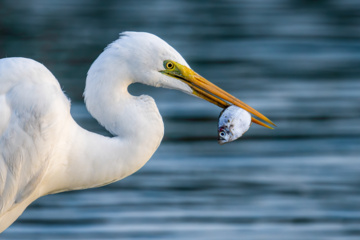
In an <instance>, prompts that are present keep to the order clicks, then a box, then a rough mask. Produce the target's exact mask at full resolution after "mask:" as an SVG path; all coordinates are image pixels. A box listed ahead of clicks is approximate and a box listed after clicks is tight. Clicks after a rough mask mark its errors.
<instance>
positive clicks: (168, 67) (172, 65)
mask: <svg viewBox="0 0 360 240" xmlns="http://www.w3.org/2000/svg"><path fill="white" fill-rule="evenodd" d="M174 67H175V65H174V64H173V63H172V62H167V63H166V68H167V69H173V68H174Z"/></svg>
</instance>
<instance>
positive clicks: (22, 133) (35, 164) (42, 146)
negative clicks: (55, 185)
mask: <svg viewBox="0 0 360 240" xmlns="http://www.w3.org/2000/svg"><path fill="white" fill-rule="evenodd" d="M0 116H1V117H0V216H1V214H2V213H4V211H5V212H6V211H7V210H8V209H9V208H11V207H12V206H13V205H14V204H16V203H19V202H21V201H22V200H23V199H25V198H26V197H28V196H29V195H30V194H31V193H33V191H34V189H35V188H36V186H37V183H38V182H39V181H41V179H42V177H43V175H44V173H45V171H46V169H47V166H48V163H49V159H50V158H51V154H52V148H53V146H54V144H56V143H55V142H54V141H56V139H58V137H59V135H60V134H61V131H62V130H63V126H64V123H63V122H64V121H65V120H66V119H68V118H69V117H70V103H69V101H68V99H67V97H66V96H65V95H64V93H63V92H62V90H61V88H60V86H59V83H58V81H57V80H56V79H55V77H54V76H53V75H52V74H51V73H50V71H49V70H47V68H45V67H44V66H43V65H42V64H40V63H38V62H36V61H34V60H30V59H24V58H10V59H0Z"/></svg>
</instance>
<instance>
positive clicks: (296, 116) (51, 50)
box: [0, 0, 360, 240]
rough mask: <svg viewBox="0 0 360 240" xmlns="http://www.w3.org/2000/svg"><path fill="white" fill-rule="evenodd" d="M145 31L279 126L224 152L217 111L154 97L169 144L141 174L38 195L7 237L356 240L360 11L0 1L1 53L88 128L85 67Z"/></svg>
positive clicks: (359, 224)
mask: <svg viewBox="0 0 360 240" xmlns="http://www.w3.org/2000/svg"><path fill="white" fill-rule="evenodd" d="M126 30H132V31H146V32H151V33H154V34H156V35H158V36H159V37H161V38H163V39H164V40H165V41H167V42H168V43H169V44H170V45H172V46H173V47H174V48H175V49H177V50H178V51H179V52H180V53H181V54H182V55H183V57H184V58H185V59H186V60H187V61H188V63H189V64H190V65H191V66H192V68H193V69H195V70H196V71H197V72H198V73H200V74H201V75H203V76H204V77H206V78H207V79H209V80H210V81H212V82H214V83H215V84H217V85H219V86H220V87H222V88H223V89H225V90H227V91H229V92H230V93H232V94H233V95H235V96H237V97H238V98H239V99H241V100H243V101H244V102H246V103H248V104H249V105H251V106H252V107H254V108H255V109H257V110H259V111H260V112H262V113H264V114H265V115H266V116H268V117H269V118H270V119H272V120H273V121H274V122H275V123H276V124H277V125H278V127H277V128H276V129H275V130H269V129H265V128H262V127H259V126H255V125H253V126H252V128H251V129H250V130H249V132H247V133H246V134H245V136H244V137H243V138H241V139H239V140H238V141H236V142H233V143H229V144H226V145H223V146H220V145H218V143H217V140H216V137H217V118H218V115H219V113H220V109H219V108H217V107H216V106H212V105H210V104H209V103H207V102H205V101H203V100H200V99H194V98H193V97H191V96H187V95H185V94H183V93H180V92H175V91H171V90H167V89H155V88H151V87H144V86H141V85H135V86H132V87H131V89H130V90H131V92H132V93H133V94H135V95H137V94H142V93H146V94H149V95H151V96H153V97H154V98H155V100H156V102H157V104H158V107H159V109H160V112H161V114H162V116H163V118H164V122H165V137H164V141H163V143H162V145H161V146H160V148H159V149H158V151H157V152H156V153H155V155H154V156H153V157H152V159H151V160H150V161H149V162H148V163H147V164H146V165H145V166H144V167H143V168H142V169H141V170H140V171H139V172H137V173H135V174H134V175H132V176H130V177H128V178H126V179H124V180H122V181H119V182H116V183H113V184H111V185H108V186H105V187H102V188H97V189H90V190H83V191H75V192H68V193H61V194H56V195H50V196H46V197H43V198H41V199H39V200H37V201H36V202H34V203H33V204H32V205H31V206H30V207H29V208H28V209H27V210H26V211H25V212H24V214H23V215H22V216H21V217H20V218H19V219H18V220H17V221H16V222H15V223H14V224H13V225H12V226H11V227H10V228H9V229H8V230H6V231H5V232H4V233H3V234H2V235H1V236H0V238H1V239H37V240H38V239H179V240H180V239H204V240H205V239H206V240H212V239H222V240H223V239H230V240H231V239H234V240H235V239H255V240H257V239H276V240H282V239H283V240H293V239H299V240H300V239H301V240H306V239H312V240H318V239H327V240H329V239H330V240H331V239H341V240H348V239H359V238H360V124H359V123H360V41H359V40H360V1H356V0H341V1H340V0H338V1H336V0H317V1H310V0H303V1H301V0H246V1H234V0H233V1H231V0H228V1H225V0H224V1H219V0H216V1H215V0H214V1H200V0H197V1H196V0H181V1H180V0H175V1H166V0H155V1H145V0H137V1H131V0H125V1H114V0H112V1H110V0H109V1H101V0H86V1H85V0H82V1H81V0H79V1H72V0H51V1H49V0H20V1H13V0H0V57H1V58H3V57H13V56H23V57H28V58H33V59H35V60H37V61H39V62H41V63H43V64H45V66H47V67H48V68H49V69H50V71H51V72H52V73H53V74H54V75H55V76H56V77H57V79H58V80H59V82H60V84H61V86H62V87H63V90H64V91H65V93H66V94H67V95H68V96H69V98H71V100H72V114H73V116H74V118H75V120H76V121H77V122H78V123H79V124H80V125H81V126H83V127H84V128H86V129H88V130H91V131H95V132H98V133H100V134H105V135H108V133H107V132H106V130H104V128H102V127H101V126H99V125H98V124H97V122H96V120H94V119H93V118H92V117H91V116H90V115H89V114H88V112H87V111H86V109H85V106H84V104H83V98H82V92H83V89H84V86H85V78H86V73H87V70H88V69H89V67H90V65H91V63H92V62H93V61H94V60H95V59H96V57H97V56H98V55H99V54H100V53H101V51H102V50H103V49H104V47H106V45H107V44H109V43H110V42H112V41H114V40H116V39H117V38H118V34H119V33H120V32H122V31H126Z"/></svg>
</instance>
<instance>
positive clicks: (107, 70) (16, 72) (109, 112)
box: [0, 32, 273, 232]
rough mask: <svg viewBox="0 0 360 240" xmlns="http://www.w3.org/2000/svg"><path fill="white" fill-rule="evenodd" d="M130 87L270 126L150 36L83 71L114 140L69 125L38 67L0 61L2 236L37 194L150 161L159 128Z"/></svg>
mask: <svg viewBox="0 0 360 240" xmlns="http://www.w3.org/2000/svg"><path fill="white" fill-rule="evenodd" d="M135 82H138V83H143V84H147V85H151V86H155V87H165V88H172V89H177V90H180V91H183V92H185V93H188V94H191V95H195V96H197V97H201V98H204V99H205V100H207V101H209V102H211V103H214V104H217V105H218V106H221V107H225V106H228V105H229V104H234V105H237V106H239V107H242V108H244V109H245V110H247V111H249V112H250V113H252V114H254V115H255V116H257V117H259V118H260V119H262V120H264V121H265V122H267V123H270V124H273V123H272V122H271V121H270V120H269V119H268V118H266V117H265V116H264V115H262V114H260V113H259V112H257V111H256V110H254V109H253V108H251V107H250V106H248V105H246V104H245V103H243V102H241V101H240V100H238V99H236V98H235V97H233V96H231V95H230V94H228V93H227V92H225V91H223V90H221V89H220V88H218V87H216V86H215V85H213V84H211V83H210V82H209V81H207V80H206V79H205V78H203V77H201V76H200V75H198V74H197V73H195V72H194V71H193V70H191V68H190V67H189V65H188V64H187V63H186V61H185V60H184V59H183V58H182V56H181V55H180V54H179V53H178V52H177V51H176V50H175V49H173V48H172V47H171V46H170V45H168V44H167V43H166V42H165V41H163V40H162V39H160V38H159V37H157V36H155V35H152V34H149V33H140V32H125V33H123V34H120V38H119V39H117V40H116V41H114V42H113V43H111V44H110V45H109V46H108V47H107V48H106V49H105V50H104V51H103V52H102V53H101V54H100V56H99V57H98V58H97V59H96V60H95V62H94V63H93V64H92V66H91V68H90V70H89V72H88V75H87V79H86V87H85V92H84V97H85V103H86V106H87V109H88V111H89V112H90V113H91V114H92V116H93V117H94V118H96V119H97V120H98V122H99V123H100V124H101V125H103V126H104V127H105V128H106V129H107V130H108V131H109V132H111V133H112V134H113V135H114V137H105V136H101V135H99V134H95V133H92V132H89V131H87V130H85V129H83V128H81V127H80V126H79V125H78V124H77V123H76V122H75V121H74V119H73V118H72V117H71V115H70V102H69V100H68V98H67V97H66V96H65V95H64V93H63V92H62V90H61V87H60V85H59V82H58V81H57V80H56V78H55V77H54V76H53V75H52V74H51V72H50V71H49V70H48V69H47V68H46V67H44V66H43V65H42V64H40V63H38V62H36V61H34V60H31V59H26V58H4V59H0V232H2V231H4V230H5V229H6V228H7V227H9V226H10V225H11V224H12V223H13V222H14V221H15V220H16V219H17V218H18V217H19V216H20V215H21V214H22V212H23V211H24V210H25V208H26V207H27V206H28V205H29V204H30V203H31V202H33V201H34V200H36V199H37V198H39V197H41V196H44V195H47V194H52V193H58V192H63V191H70V190H77V189H85V188H92V187H99V186H102V185H106V184H109V183H112V182H115V181H118V180H120V179H122V178H125V177H127V176H129V175H130V174H132V173H134V172H136V171H137V170H139V169H140V168H141V167H142V166H143V165H144V164H145V163H146V162H147V161H148V160H149V159H150V157H151V156H152V155H153V153H154V152H155V151H156V149H157V148H158V146H159V145H160V142H161V140H162V138H163V134H164V125H163V121H162V118H161V116H160V114H159V111H158V109H157V107H156V104H155V102H154V100H153V99H152V98H151V97H149V96H146V95H142V96H138V97H136V96H132V95H130V94H129V93H128V91H127V88H128V86H129V85H130V84H132V83H135ZM253 121H254V122H255V123H258V124H260V125H262V126H266V127H269V126H268V125H266V124H265V123H262V122H260V121H259V120H257V119H255V118H253Z"/></svg>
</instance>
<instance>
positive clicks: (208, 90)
mask: <svg viewBox="0 0 360 240" xmlns="http://www.w3.org/2000/svg"><path fill="white" fill-rule="evenodd" d="M164 67H165V70H164V71H161V72H162V73H164V74H166V75H169V76H172V77H175V78H177V79H180V80H181V81H183V82H184V83H186V84H188V85H189V86H190V88H191V89H192V90H193V94H194V95H196V96H198V97H200V98H203V99H205V100H207V101H208V102H211V103H213V104H215V105H217V106H219V107H221V108H226V107H228V106H230V105H231V104H233V105H236V106H238V107H240V108H242V109H244V110H246V111H248V112H249V113H251V114H253V115H255V116H256V117H258V118H260V119H261V120H263V121H265V122H267V123H269V124H271V125H273V126H276V125H275V124H274V123H273V122H272V121H271V120H270V119H268V118H267V117H265V116H264V115H263V114H261V113H260V112H258V111H256V110H255V109H254V108H252V107H250V106H249V105H247V104H245V103H244V102H242V101H240V100H239V99H237V98H236V97H234V96H232V95H231V94H229V93H228V92H226V91H224V90H222V89H221V88H219V87H218V86H216V85H215V84H213V83H211V82H209V81H208V80H206V79H205V78H203V77H202V76H200V75H199V74H197V73H196V72H195V71H193V70H192V69H190V68H188V67H186V66H184V65H181V64H180V63H177V62H174V61H170V60H166V61H164ZM252 122H254V123H256V124H259V125H261V126H263V127H267V128H270V129H273V128H272V127H270V126H268V125H267V124H265V123H263V122H261V121H259V120H258V119H256V118H254V117H252Z"/></svg>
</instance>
